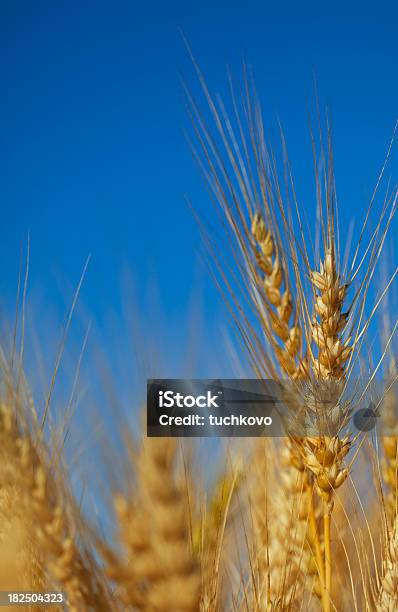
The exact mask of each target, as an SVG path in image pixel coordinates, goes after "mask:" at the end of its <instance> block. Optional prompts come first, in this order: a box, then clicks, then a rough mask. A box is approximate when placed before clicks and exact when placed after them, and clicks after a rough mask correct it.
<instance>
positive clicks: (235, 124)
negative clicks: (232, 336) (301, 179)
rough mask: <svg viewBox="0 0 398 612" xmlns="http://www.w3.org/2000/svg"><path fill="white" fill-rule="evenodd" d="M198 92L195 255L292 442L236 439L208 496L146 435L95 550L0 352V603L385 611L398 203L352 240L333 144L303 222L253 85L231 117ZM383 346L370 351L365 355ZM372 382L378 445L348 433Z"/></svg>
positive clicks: (392, 504)
mask: <svg viewBox="0 0 398 612" xmlns="http://www.w3.org/2000/svg"><path fill="white" fill-rule="evenodd" d="M198 76H199V80H200V82H201V85H202V92H203V94H204V97H205V100H206V109H205V110H202V109H201V108H200V105H198V103H197V101H196V99H194V97H193V96H191V94H190V93H189V91H187V92H186V93H187V102H188V107H189V113H190V117H191V119H192V130H191V137H192V138H191V145H192V150H193V153H194V157H195V158H196V160H197V161H198V163H199V166H200V169H201V170H202V172H203V174H204V177H205V179H206V181H207V184H208V187H209V190H210V193H211V198H212V200H213V203H214V206H215V209H214V211H215V212H214V218H215V219H217V220H218V223H219V228H220V231H222V232H223V236H224V238H225V248H224V247H223V248H221V249H220V248H218V246H217V244H218V243H217V244H216V243H215V242H214V241H213V237H212V235H211V231H210V233H209V232H207V229H206V228H204V230H203V231H204V239H205V241H206V244H207V246H208V253H209V258H210V260H211V262H212V264H213V265H214V270H215V277H216V279H217V283H218V285H219V288H220V291H221V292H222V295H223V298H224V300H225V303H226V308H227V310H228V312H229V313H230V315H231V317H232V319H233V321H234V325H235V329H236V332H237V334H238V337H239V338H240V340H241V342H242V344H243V346H244V351H243V354H244V357H243V359H244V360H245V361H246V363H247V364H248V367H250V368H251V371H252V372H253V373H254V376H256V377H258V378H271V379H275V380H287V381H289V397H288V398H287V401H288V402H290V404H289V408H290V410H291V420H290V423H289V424H288V425H287V428H286V435H285V437H283V438H280V439H279V438H278V439H269V438H258V439H245V441H244V442H242V440H231V441H230V443H229V444H228V446H227V447H226V448H225V453H224V460H223V461H222V462H221V465H220V467H219V469H218V470H217V473H216V474H214V478H213V479H212V486H204V485H202V484H201V482H200V479H198V478H197V477H196V475H195V469H194V467H193V465H194V464H195V463H196V462H197V463H198V464H200V456H199V457H196V458H195V452H196V449H195V448H194V447H192V448H190V445H189V443H188V441H184V444H183V443H182V442H181V440H175V439H171V438H159V439H155V438H148V437H147V436H146V434H145V431H144V429H143V430H142V432H139V431H138V432H137V431H135V432H133V434H132V435H131V436H130V435H128V436H125V449H124V450H125V453H126V457H127V460H126V464H125V470H124V472H123V476H122V477H121V478H120V483H119V482H118V483H117V486H116V485H115V483H114V482H108V494H109V495H108V498H109V499H111V506H112V507H111V508H109V512H110V514H111V516H112V528H111V529H107V530H106V532H105V533H104V532H103V531H101V529H99V528H98V526H97V524H96V522H95V521H94V520H93V517H92V516H90V514H89V513H87V512H86V510H85V507H84V504H81V503H80V500H79V499H77V498H76V495H75V493H74V491H73V487H72V486H71V484H70V466H69V464H68V460H67V458H66V456H65V453H64V445H63V443H62V434H60V431H62V427H60V429H59V428H58V426H57V425H55V424H51V427H49V426H48V422H49V410H50V407H49V406H48V405H45V406H44V407H42V406H37V405H36V404H35V402H34V401H33V399H32V396H31V394H30V391H29V389H30V384H29V383H30V381H28V380H26V378H25V376H24V373H23V371H22V368H21V367H20V364H19V363H18V359H17V358H16V357H15V354H14V353H12V352H11V353H10V351H8V350H7V349H6V348H5V347H6V345H7V343H6V342H4V349H3V350H2V352H1V355H0V369H1V397H0V440H1V443H0V454H1V458H0V512H1V521H0V591H32V592H42V593H43V592H63V593H64V594H65V597H66V602H67V603H66V608H67V609H68V610H74V611H84V610H105V611H112V610H142V611H146V612H183V611H186V612H188V611H201V612H216V611H224V610H225V611H227V610H230V611H231V612H232V611H236V612H271V611H282V610H283V611H288V610H289V611H290V610H303V611H305V610H309V611H312V610H314V611H317V610H319V611H323V612H331V611H334V610H335V611H338V612H353V611H368V610H369V611H373V610H374V611H380V612H387V611H388V612H393V611H395V610H398V496H397V490H398V463H397V452H398V443H397V441H398V430H397V425H396V422H397V421H396V407H397V401H398V398H397V393H396V385H395V380H396V376H397V374H396V372H397V369H396V365H397V352H398V351H397V350H396V348H397V343H396V340H395V336H394V333H395V329H396V321H395V317H396V313H395V312H394V310H393V309H392V308H389V306H388V305H389V293H390V291H391V290H392V288H393V285H394V278H395V262H391V261H388V269H389V270H390V272H389V275H387V277H386V278H384V279H383V280H382V274H381V272H380V271H379V266H378V264H379V262H380V261H382V259H383V253H384V252H385V245H386V243H387V242H388V236H389V233H390V230H391V228H392V227H393V222H394V214H395V212H396V207H397V191H396V188H393V189H391V186H390V187H389V190H387V191H386V192H385V193H383V194H381V193H380V192H381V187H380V185H381V184H382V181H383V179H384V167H383V169H382V172H381V174H380V177H379V180H378V184H377V189H376V190H375V193H374V195H373V197H372V201H371V202H370V204H369V206H368V209H367V211H366V210H365V212H364V216H363V219H362V226H361V227H360V229H359V230H357V231H356V232H355V233H354V236H353V237H352V239H351V240H349V239H348V238H347V236H346V235H345V232H344V231H343V230H344V228H343V227H341V226H340V224H339V214H338V207H337V200H336V187H335V178H334V170H333V148H332V144H331V134H330V130H329V128H327V129H326V137H324V138H319V142H318V141H317V139H316V138H313V147H314V158H313V160H311V159H309V163H313V164H314V174H315V182H314V185H315V187H314V201H315V204H314V207H313V214H310V215H308V217H309V219H310V220H308V218H307V211H306V209H305V206H303V205H302V204H300V203H299V202H298V201H297V199H296V196H295V188H294V182H293V178H292V174H291V169H290V163H289V161H288V159H287V156H286V157H285V159H284V160H283V169H282V171H281V165H280V162H279V161H278V160H277V159H276V158H275V156H274V154H273V152H272V151H271V150H270V148H269V147H268V145H267V142H266V137H265V133H264V127H263V122H262V116H261V110H260V106H259V103H258V101H257V99H256V96H255V94H254V93H253V92H252V91H251V87H250V84H247V82H246V83H245V87H244V91H245V93H246V95H244V96H243V102H242V105H241V107H240V106H239V103H238V102H237V101H236V99H235V98H234V97H233V98H232V109H233V110H232V113H231V114H229V113H228V112H227V111H226V108H225V106H224V104H223V103H222V101H221V100H219V99H214V98H213V97H212V96H211V94H210V92H209V90H208V89H207V85H206V83H205V81H204V79H203V77H202V75H201V73H200V72H199V71H198ZM206 113H207V114H206ZM392 146H393V145H392ZM311 219H313V221H311ZM202 229H203V228H202ZM375 329H376V330H378V332H376V335H377V336H378V337H380V338H381V339H382V341H381V342H380V346H375V343H374V341H373V339H372V338H373V337H372V338H371V339H370V340H369V339H368V338H370V337H371V332H372V330H373V334H374V333H375V332H374V330H375ZM394 351H395V352H394ZM376 381H377V383H378V385H379V388H381V391H380V392H379V393H378V394H377V395H374V396H373V399H374V402H375V404H376V407H377V410H378V411H379V413H380V414H381V417H382V418H381V419H380V428H379V429H378V433H377V435H375V432H374V431H371V432H364V431H359V430H355V431H354V430H353V429H352V420H351V415H352V413H353V412H354V411H355V407H356V405H357V404H359V403H360V401H361V399H362V397H363V395H364V394H365V393H368V392H369V393H371V392H374V391H373V385H374V383H376ZM325 399H327V400H328V401H327V402H326V403H325ZM325 405H326V406H327V407H326V408H325ZM298 423H301V424H303V423H304V425H305V427H304V429H303V430H300V431H299V428H298V426H297V424H298ZM119 426H120V427H121V428H123V424H122V423H120V424H119ZM193 457H194V458H193ZM25 607H26V606H25ZM28 607H29V609H32V610H36V609H37V610H39V609H40V610H42V609H47V607H48V609H56V608H57V606H46V604H40V603H39V602H38V603H37V604H31V605H30V606H28ZM10 609H18V606H13V607H11V606H10ZM21 609H22V607H21ZM59 609H62V607H59Z"/></svg>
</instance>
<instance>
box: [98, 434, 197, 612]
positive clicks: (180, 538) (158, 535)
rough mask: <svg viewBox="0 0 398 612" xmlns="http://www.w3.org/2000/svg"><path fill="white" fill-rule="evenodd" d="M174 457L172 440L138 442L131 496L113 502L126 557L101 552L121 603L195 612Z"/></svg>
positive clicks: (189, 553) (193, 575)
mask: <svg viewBox="0 0 398 612" xmlns="http://www.w3.org/2000/svg"><path fill="white" fill-rule="evenodd" d="M174 457H175V443H174V441H173V440H172V439H168V438H158V439H154V438H145V439H144V440H143V444H142V449H141V452H140V454H139V457H138V461H137V471H138V481H139V484H138V491H137V495H136V496H124V495H118V496H117V497H116V498H115V510H116V514H117V518H118V524H119V539H120V541H121V543H122V546H123V548H124V550H125V552H126V554H127V557H126V558H122V557H120V556H118V555H116V554H115V553H111V552H110V551H105V552H104V554H105V555H106V557H107V561H108V574H109V576H110V577H111V578H112V579H113V580H114V581H115V582H116V583H117V584H118V585H119V586H120V587H121V589H122V597H123V601H124V603H125V604H127V605H129V606H133V607H134V606H136V607H138V608H139V609H143V610H156V611H157V612H168V611H169V610H176V611H177V610H178V611H181V612H182V611H186V612H191V611H192V612H193V611H197V610H198V609H199V600H200V582H201V580H200V572H199V568H198V566H197V564H196V563H195V560H194V557H193V554H192V550H191V542H190V538H189V530H188V509H187V505H186V496H185V494H184V492H183V489H182V487H179V486H178V484H177V483H176V482H175V478H174V470H173V465H174Z"/></svg>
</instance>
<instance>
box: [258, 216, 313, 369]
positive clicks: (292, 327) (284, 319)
mask: <svg viewBox="0 0 398 612" xmlns="http://www.w3.org/2000/svg"><path fill="white" fill-rule="evenodd" d="M252 235H253V238H254V239H255V247H254V253H255V258H256V262H257V266H258V270H259V271H258V274H259V275H260V279H261V284H262V288H263V292H264V295H265V298H266V299H265V306H266V311H267V315H268V317H269V321H270V324H269V325H268V324H267V328H270V330H271V331H272V334H273V337H274V341H273V342H272V345H273V349H274V351H275V354H276V357H277V359H278V362H279V364H280V367H281V368H282V371H283V372H285V373H287V374H288V376H289V377H290V378H292V379H293V380H294V379H296V378H303V377H306V376H307V375H308V364H307V363H306V361H305V360H303V359H302V358H301V355H300V352H301V348H302V332H301V329H300V327H299V326H298V325H297V324H296V322H295V321H294V303H293V299H292V294H291V291H290V287H289V285H288V283H287V279H286V273H285V271H284V269H283V266H282V262H281V257H280V255H279V253H278V250H279V249H278V246H277V244H276V242H275V240H274V238H273V236H272V233H271V231H270V229H269V228H268V227H267V225H266V223H265V221H264V218H263V216H262V215H261V214H260V213H257V214H255V215H254V217H253V219H252ZM292 319H293V321H292Z"/></svg>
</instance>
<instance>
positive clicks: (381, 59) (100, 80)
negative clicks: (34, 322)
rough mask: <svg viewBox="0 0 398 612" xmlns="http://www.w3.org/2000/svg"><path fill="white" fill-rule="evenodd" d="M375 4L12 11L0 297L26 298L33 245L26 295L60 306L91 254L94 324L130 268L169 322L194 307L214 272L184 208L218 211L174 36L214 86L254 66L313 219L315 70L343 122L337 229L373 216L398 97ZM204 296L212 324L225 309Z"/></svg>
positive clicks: (0, 36)
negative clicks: (198, 287) (190, 132)
mask: <svg viewBox="0 0 398 612" xmlns="http://www.w3.org/2000/svg"><path fill="white" fill-rule="evenodd" d="M371 4H372V5H373V6H370V4H369V6H366V4H364V3H359V2H358V3H351V2H344V3H339V2H333V3H332V4H330V3H329V4H325V3H319V2H317V3H308V2H300V3H296V2H287V3H277V2H268V1H267V0H263V1H261V2H251V1H246V2H228V3H227V2H217V1H213V2H206V1H202V2H200V3H197V2H155V3H138V2H134V1H128V2H127V1H126V2H122V1H118V0H113V1H112V2H102V1H99V0H97V1H96V2H93V1H88V0H87V1H79V2H76V1H74V0H69V1H68V2H64V1H61V0H59V1H56V2H49V1H48V2H47V1H43V0H37V1H35V2H32V1H30V0H29V1H26V2H22V1H19V0H12V1H6V0H3V1H2V2H1V3H0V13H1V15H0V30H1V31H0V45H1V53H0V65H1V75H2V85H3V87H2V96H1V102H0V103H1V114H0V121H1V136H2V138H1V142H2V145H1V150H0V156H1V162H0V164H1V174H2V179H1V181H0V201H1V211H2V214H1V225H0V228H1V236H0V292H1V294H2V295H3V297H5V298H6V299H11V297H12V296H13V295H14V292H15V287H16V280H17V273H18V265H19V251H20V245H21V243H24V242H25V241H26V237H27V234H28V232H30V237H31V271H30V283H31V286H32V287H33V288H34V287H36V286H40V287H41V288H42V291H43V292H44V295H45V297H46V300H48V302H49V303H51V301H52V300H54V301H56V300H58V299H59V295H60V291H59V285H60V283H61V284H62V282H63V279H67V281H68V282H70V283H73V284H76V282H77V280H78V278H79V275H80V273H81V270H82V268H83V264H84V261H85V259H86V257H87V255H88V254H89V253H91V255H92V261H91V263H90V267H89V271H88V274H87V277H86V281H85V285H84V290H83V297H82V299H83V300H84V303H85V306H86V307H87V309H88V310H89V312H90V313H91V314H92V315H93V316H94V317H95V318H101V317H102V316H103V313H104V312H106V311H107V309H109V308H116V309H117V308H118V306H117V305H116V304H117V300H118V294H119V286H120V275H121V271H122V270H123V268H125V267H128V268H130V269H131V270H132V271H133V276H134V279H135V283H136V286H138V287H143V288H147V286H148V283H150V281H149V279H152V278H155V279H156V284H157V286H158V293H159V294H160V296H161V299H160V301H161V303H162V307H163V308H164V311H165V313H166V316H169V317H170V318H172V319H173V320H174V321H177V322H178V320H179V317H180V316H182V313H183V312H185V311H186V308H187V303H188V301H189V296H190V295H191V290H192V285H194V284H195V282H197V279H198V277H201V275H202V276H203V273H201V272H198V271H197V270H198V259H199V260H200V252H201V250H202V247H201V246H200V239H199V236H198V232H197V229H196V225H195V222H194V220H193V218H192V216H191V213H190V211H189V210H188V208H187V206H186V203H185V200H184V197H185V195H188V196H189V197H190V199H191V201H192V202H193V204H194V205H195V206H197V207H198V208H199V209H200V210H203V211H206V207H207V206H208V201H207V196H206V193H205V191H204V189H203V187H202V184H201V179H200V176H199V173H198V171H197V168H196V167H195V164H194V162H193V161H192V158H191V155H190V153H189V150H188V147H187V145H186V142H185V140H184V136H183V129H184V126H186V125H187V120H186V117H185V111H184V103H183V96H182V91H181V86H180V82H179V75H180V73H182V74H183V75H184V76H185V78H186V80H187V81H188V83H190V84H194V83H195V75H194V71H193V68H192V65H191V64H190V61H189V59H188V57H187V53H186V50H185V48H184V46H183V43H182V40H181V36H180V34H179V31H178V28H182V29H183V31H184V32H185V35H186V36H187V38H188V39H189V41H190V43H191V45H192V48H193V51H194V54H195V56H196V58H197V60H198V61H199V63H200V64H201V67H202V69H203V71H204V73H205V75H206V78H207V80H208V82H209V84H210V86H211V88H212V89H215V90H217V91H218V90H219V91H221V92H223V91H224V92H225V91H226V90H227V88H226V79H225V75H226V66H227V64H228V65H229V66H230V67H231V68H232V70H233V72H234V73H235V75H239V73H240V66H241V61H242V59H245V60H246V61H247V62H248V63H250V64H251V65H252V67H253V70H254V74H255V79H256V83H257V88H258V91H259V95H260V98H261V100H262V101H263V103H264V109H265V114H266V118H267V123H269V125H271V126H274V127H273V128H272V129H274V128H275V124H276V121H277V119H278V118H279V119H280V120H281V122H282V125H283V127H284V130H285V133H286V138H287V142H288V147H289V151H290V156H291V158H292V161H293V169H294V171H295V177H296V183H298V186H299V187H298V188H299V194H300V197H301V199H302V202H303V205H304V206H305V205H306V200H307V198H311V199H313V194H314V191H313V184H312V183H311V179H310V177H311V173H310V171H309V169H308V167H309V166H310V164H311V158H310V147H309V132H308V123H307V110H308V107H311V106H313V98H314V95H313V74H314V73H315V74H316V78H317V81H318V88H319V91H320V96H321V104H322V105H324V106H326V105H327V106H328V107H329V108H330V109H331V114H332V117H333V126H334V142H335V155H336V173H337V186H338V190H339V200H340V206H341V207H342V209H343V216H344V215H346V216H347V218H348V217H349V216H351V215H353V214H354V215H356V214H358V212H362V210H363V209H364V207H365V206H366V204H367V202H368V199H369V195H370V192H371V189H372V187H373V185H374V182H375V178H376V175H377V172H378V170H379V169H380V166H381V163H382V161H383V156H384V154H385V152H386V148H387V145H388V141H389V139H390V136H391V133H392V129H393V126H394V122H395V120H396V118H397V100H398V78H397V77H398V74H397V59H398V58H397V35H396V27H397V21H398V9H397V8H396V3H394V2H389V3H385V2H377V3H371ZM193 86H194V85H193ZM274 131H275V129H274ZM209 209H210V207H209ZM198 254H199V255H198ZM202 283H203V285H202V287H203V291H204V296H203V307H204V311H205V321H206V318H207V320H208V321H209V322H210V321H211V320H213V319H212V318H213V317H214V316H215V314H216V311H217V312H219V309H220V304H219V302H218V301H217V300H216V291H215V290H214V289H213V288H212V284H211V282H208V281H207V280H203V281H202ZM61 293H62V291H61Z"/></svg>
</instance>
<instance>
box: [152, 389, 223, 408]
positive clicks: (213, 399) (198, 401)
mask: <svg viewBox="0 0 398 612" xmlns="http://www.w3.org/2000/svg"><path fill="white" fill-rule="evenodd" d="M221 394H222V391H218V393H217V394H216V395H212V393H211V391H207V392H206V395H196V396H195V395H184V394H183V393H174V391H159V396H158V397H159V408H173V406H177V407H178V408H184V407H185V408H193V406H197V407H198V408H219V405H218V403H217V400H218V399H219V396H220V395H221Z"/></svg>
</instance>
